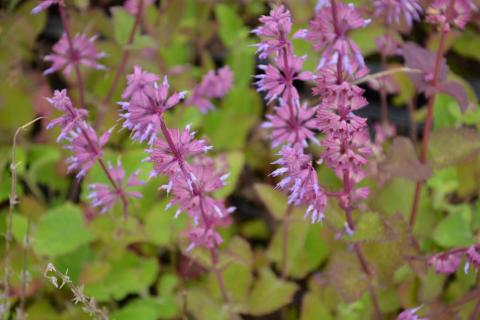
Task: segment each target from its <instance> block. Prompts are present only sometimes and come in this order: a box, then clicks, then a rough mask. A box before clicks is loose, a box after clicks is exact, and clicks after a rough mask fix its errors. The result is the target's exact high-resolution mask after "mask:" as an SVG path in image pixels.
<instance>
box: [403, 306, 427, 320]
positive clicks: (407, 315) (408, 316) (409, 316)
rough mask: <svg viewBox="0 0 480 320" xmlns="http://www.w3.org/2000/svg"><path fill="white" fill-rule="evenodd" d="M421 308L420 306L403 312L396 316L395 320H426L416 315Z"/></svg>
mask: <svg viewBox="0 0 480 320" xmlns="http://www.w3.org/2000/svg"><path fill="white" fill-rule="evenodd" d="M421 307H422V306H420V307H417V308H413V309H407V310H405V311H403V312H402V313H400V314H399V315H398V317H397V320H428V319H427V318H420V317H419V316H418V315H417V311H418V310H420V308H421Z"/></svg>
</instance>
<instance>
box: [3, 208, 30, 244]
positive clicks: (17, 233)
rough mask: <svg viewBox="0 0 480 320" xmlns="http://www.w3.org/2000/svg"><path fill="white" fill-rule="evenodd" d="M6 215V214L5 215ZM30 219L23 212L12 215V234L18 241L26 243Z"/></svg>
mask: <svg viewBox="0 0 480 320" xmlns="http://www.w3.org/2000/svg"><path fill="white" fill-rule="evenodd" d="M5 216H6V215H5ZM27 226H28V219H27V218H26V217H25V216H23V215H21V214H14V215H12V234H13V237H14V239H15V241H17V242H18V243H21V244H22V245H23V244H24V240H25V235H26V234H27Z"/></svg>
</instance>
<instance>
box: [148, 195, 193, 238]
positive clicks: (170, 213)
mask: <svg viewBox="0 0 480 320" xmlns="http://www.w3.org/2000/svg"><path fill="white" fill-rule="evenodd" d="M168 202H169V201H168V200H167V199H163V200H162V201H160V202H159V203H157V204H156V205H154V206H153V207H152V208H151V209H150V210H149V211H148V213H147V215H146V217H145V233H146V236H147V237H148V240H150V241H151V242H152V243H154V244H157V245H160V246H168V245H170V244H173V243H175V240H176V237H177V234H178V233H179V232H180V230H182V229H183V228H184V226H185V223H186V221H185V215H180V216H179V217H178V218H175V212H176V207H171V208H169V209H168V210H165V206H166V205H167V203H168Z"/></svg>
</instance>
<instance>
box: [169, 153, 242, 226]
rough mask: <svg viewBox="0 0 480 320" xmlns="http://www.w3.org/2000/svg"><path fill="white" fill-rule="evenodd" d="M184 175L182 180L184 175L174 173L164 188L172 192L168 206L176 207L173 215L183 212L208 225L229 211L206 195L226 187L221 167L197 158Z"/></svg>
mask: <svg viewBox="0 0 480 320" xmlns="http://www.w3.org/2000/svg"><path fill="white" fill-rule="evenodd" d="M187 174H188V176H187V177H186V176H185V172H177V173H176V174H175V175H172V176H171V180H170V182H169V184H168V185H167V186H165V188H166V189H167V191H169V189H170V188H171V190H172V194H173V199H172V201H171V202H170V205H178V207H179V211H178V212H177V214H179V213H180V211H186V212H188V214H189V215H190V216H192V217H193V218H194V220H195V221H197V222H198V221H203V222H202V223H204V224H207V225H210V224H212V223H216V220H218V219H222V218H224V217H226V216H227V215H228V214H229V213H231V212H233V210H234V209H233V208H226V207H225V205H224V204H223V202H222V201H219V200H216V199H214V198H212V197H210V196H208V194H211V193H212V192H215V191H217V190H219V189H220V188H222V187H224V186H225V185H226V182H225V181H226V179H227V178H228V174H226V173H225V170H224V168H223V169H222V168H217V167H216V165H215V162H214V161H213V160H212V159H210V158H206V157H197V158H196V159H195V161H194V162H193V163H191V164H190V165H189V166H188V173H187ZM197 224H198V223H197Z"/></svg>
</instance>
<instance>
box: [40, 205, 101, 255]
mask: <svg viewBox="0 0 480 320" xmlns="http://www.w3.org/2000/svg"><path fill="white" fill-rule="evenodd" d="M33 239H34V242H33V249H34V250H35V252H36V253H37V254H40V255H47V256H51V257H54V256H59V255H62V254H66V253H68V252H72V251H74V250H75V249H77V248H79V247H80V246H82V245H84V244H87V243H89V242H91V241H92V240H94V236H93V235H92V234H91V233H90V231H89V230H88V229H87V228H86V227H85V224H84V221H83V217H82V212H81V210H80V209H79V208H78V207H76V206H74V205H72V204H65V205H62V206H60V207H56V208H54V209H51V210H49V211H48V212H47V213H46V214H45V215H43V216H42V217H41V218H40V220H39V221H38V225H37V228H36V232H35V233H34V234H33Z"/></svg>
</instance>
